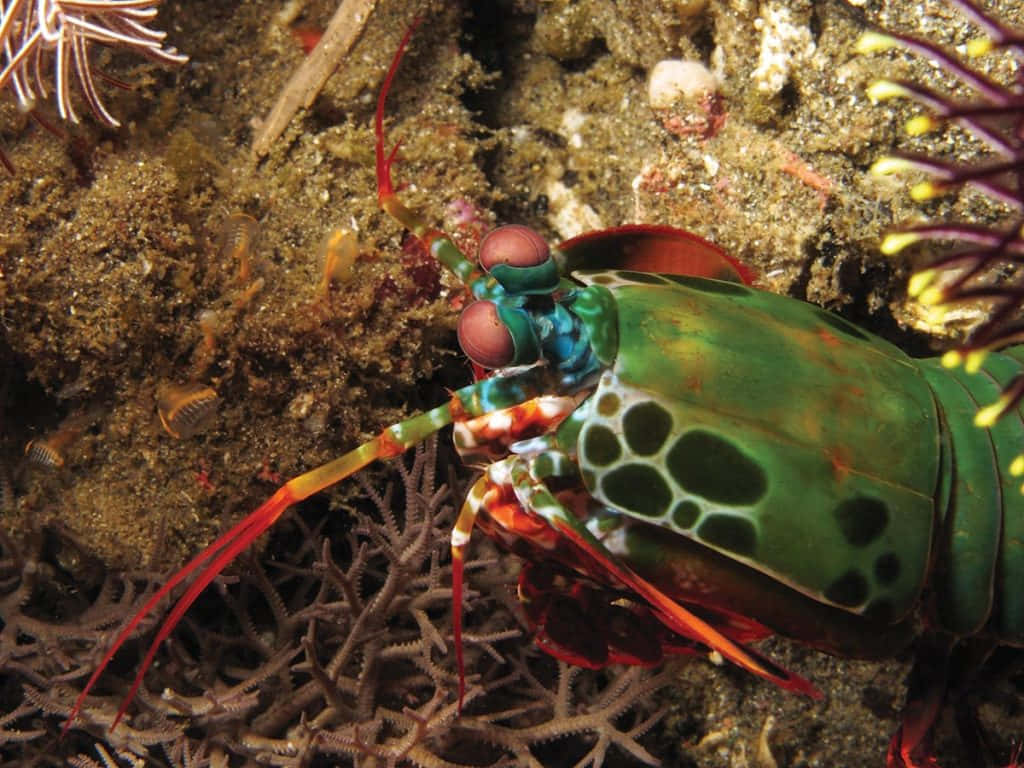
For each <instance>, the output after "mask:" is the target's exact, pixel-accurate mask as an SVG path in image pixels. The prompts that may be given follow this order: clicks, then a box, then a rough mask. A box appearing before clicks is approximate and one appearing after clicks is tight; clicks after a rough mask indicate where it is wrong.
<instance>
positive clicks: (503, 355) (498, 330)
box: [459, 301, 515, 368]
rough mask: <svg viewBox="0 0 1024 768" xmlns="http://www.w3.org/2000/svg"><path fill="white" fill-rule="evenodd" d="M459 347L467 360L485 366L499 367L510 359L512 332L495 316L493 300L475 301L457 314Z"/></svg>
mask: <svg viewBox="0 0 1024 768" xmlns="http://www.w3.org/2000/svg"><path fill="white" fill-rule="evenodd" d="M459 346H461V347H462V351H463V352H465V353H466V355H467V356H468V357H469V359H470V360H472V361H473V362H474V363H477V364H478V365H482V366H483V367H484V368H501V367H502V366H505V365H508V364H509V363H511V362H512V358H513V357H514V356H515V346H514V345H513V343H512V334H511V333H510V332H509V330H508V328H507V327H505V324H504V323H503V322H501V318H500V317H498V307H497V306H496V305H495V304H494V302H493V301H475V302H473V303H472V304H470V305H469V306H468V307H466V308H465V309H464V310H462V315H461V316H460V317H459Z"/></svg>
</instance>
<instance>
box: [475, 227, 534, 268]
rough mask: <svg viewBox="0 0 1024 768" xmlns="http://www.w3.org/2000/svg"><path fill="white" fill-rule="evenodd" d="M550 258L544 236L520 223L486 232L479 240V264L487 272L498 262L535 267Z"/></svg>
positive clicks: (511, 265)
mask: <svg viewBox="0 0 1024 768" xmlns="http://www.w3.org/2000/svg"><path fill="white" fill-rule="evenodd" d="M549 258H551V251H550V249H549V248H548V244H547V243H546V242H545V241H544V238H543V237H541V236H540V235H538V234H537V233H536V232H534V231H533V230H532V229H530V228H529V227H524V226H523V225H522V224H509V225H508V226H505V227H498V228H497V229H492V230H491V231H490V232H488V233H487V234H486V235H485V236H484V239H483V240H481V241H480V266H482V267H483V268H484V269H486V270H487V271H488V272H490V271H491V269H492V268H494V267H496V266H497V265H498V264H508V265H509V266H510V267H536V266H538V265H540V264H543V263H544V262H545V261H547V260H548V259H549Z"/></svg>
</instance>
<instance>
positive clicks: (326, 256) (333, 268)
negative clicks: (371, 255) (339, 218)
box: [317, 227, 359, 299]
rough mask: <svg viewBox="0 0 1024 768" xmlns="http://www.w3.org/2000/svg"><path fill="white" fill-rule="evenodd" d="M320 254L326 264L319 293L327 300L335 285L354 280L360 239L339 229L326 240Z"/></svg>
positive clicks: (348, 231)
mask: <svg viewBox="0 0 1024 768" xmlns="http://www.w3.org/2000/svg"><path fill="white" fill-rule="evenodd" d="M320 254H321V256H322V258H323V262H324V275H323V278H322V279H321V281H320V286H319V287H318V288H317V293H318V294H319V296H320V297H321V298H323V299H326V298H327V295H328V293H330V290H331V285H332V284H333V283H335V282H339V283H347V282H348V281H349V280H351V279H352V268H353V267H354V266H355V263H356V259H357V258H358V257H359V239H358V238H357V237H356V234H355V232H352V231H351V230H349V229H345V228H344V227H339V228H338V229H335V230H334V231H333V232H330V233H328V235H327V237H325V238H324V242H323V244H322V245H321V246H320Z"/></svg>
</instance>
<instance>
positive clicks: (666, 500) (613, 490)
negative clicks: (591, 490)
mask: <svg viewBox="0 0 1024 768" xmlns="http://www.w3.org/2000/svg"><path fill="white" fill-rule="evenodd" d="M601 490H602V491H603V492H604V494H605V496H607V497H608V500H609V501H611V503H612V504H614V505H615V506H617V507H619V508H620V509H625V510H628V511H630V512H634V513H636V514H638V515H641V516H642V517H661V516H662V515H664V514H665V513H666V512H667V511H668V505H669V504H671V503H672V492H671V490H669V487H668V483H666V482H665V479H664V478H663V477H662V476H661V474H660V473H659V472H658V470H656V469H655V468H654V467H652V466H650V465H648V464H624V465H623V466H621V467H618V468H617V469H613V470H612V471H611V472H608V473H606V474H604V475H602V476H601Z"/></svg>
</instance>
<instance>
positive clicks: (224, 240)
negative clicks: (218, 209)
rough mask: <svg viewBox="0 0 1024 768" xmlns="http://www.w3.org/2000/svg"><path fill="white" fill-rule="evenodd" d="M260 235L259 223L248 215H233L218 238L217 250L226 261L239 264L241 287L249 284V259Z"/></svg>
mask: <svg viewBox="0 0 1024 768" xmlns="http://www.w3.org/2000/svg"><path fill="white" fill-rule="evenodd" d="M259 234H260V225H259V222H258V221H256V219H254V218H253V217H252V216H250V215H249V214H247V213H232V214H231V215H230V216H228V217H227V218H226V219H224V223H223V224H221V227H220V233H219V234H218V236H217V250H218V251H219V252H220V255H221V257H222V258H223V259H225V260H226V261H228V262H231V263H234V262H238V283H239V284H240V285H243V284H245V283H248V282H249V277H250V275H251V272H250V268H249V259H250V257H251V256H252V252H253V249H254V248H255V247H256V238H258V237H259Z"/></svg>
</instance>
